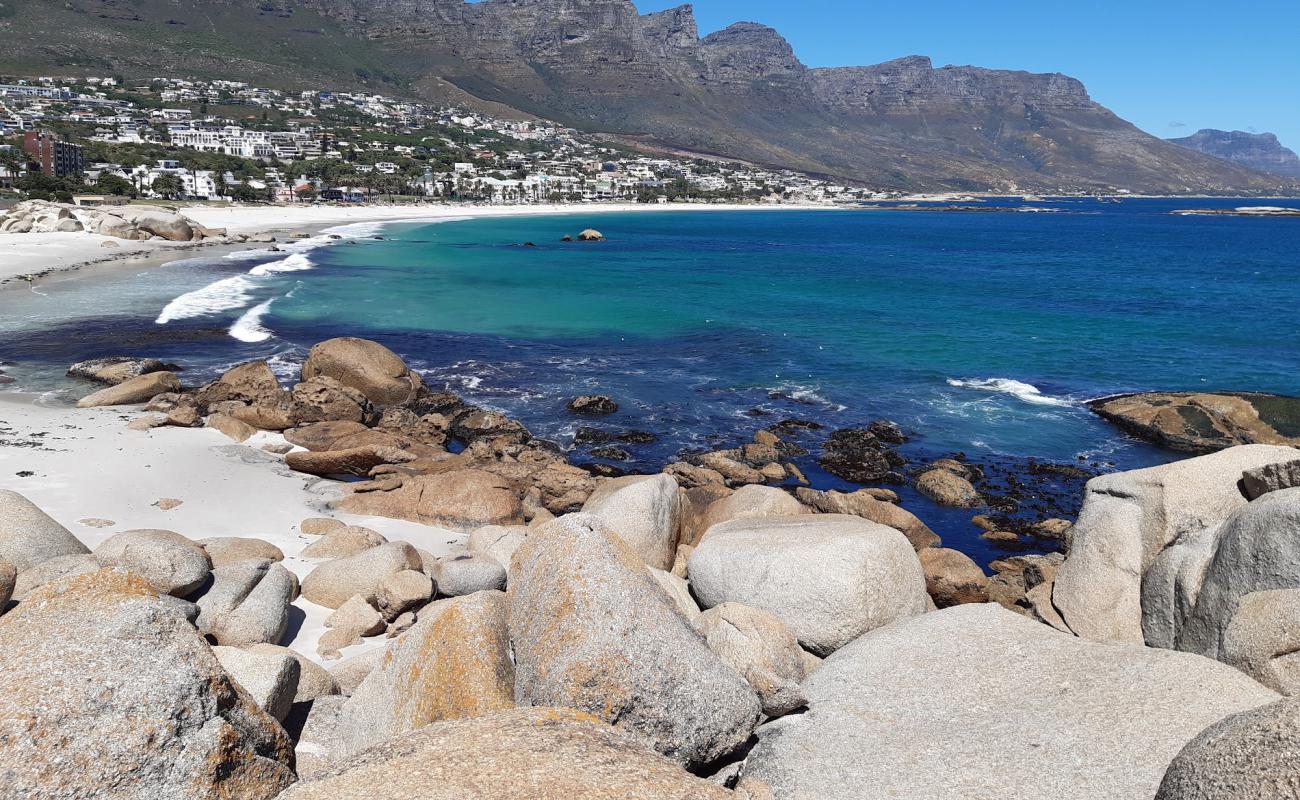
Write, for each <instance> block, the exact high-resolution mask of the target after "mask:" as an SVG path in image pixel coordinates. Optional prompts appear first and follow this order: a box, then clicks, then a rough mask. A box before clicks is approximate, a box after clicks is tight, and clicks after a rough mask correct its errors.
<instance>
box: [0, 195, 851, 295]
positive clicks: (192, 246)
mask: <svg viewBox="0 0 1300 800" xmlns="http://www.w3.org/2000/svg"><path fill="white" fill-rule="evenodd" d="M837 210H841V209H840V207H837V206H829V205H826V206H822V205H757V204H738V203H736V204H689V203H688V204H675V205H674V204H667V205H648V204H644V203H604V204H593V205H590V206H583V205H520V206H455V205H446V204H423V205H394V206H357V207H343V206H318V205H311V206H234V205H232V206H221V207H217V206H184V205H182V206H179V207H178V211H179V212H180V213H181V214H183V215H185V216H187V217H189V218H190V219H192V220H194V221H195V222H198V223H199V224H201V225H203V226H205V227H208V228H225V229H226V232H227V234H232V235H245V236H251V235H257V234H262V233H280V232H289V231H295V232H296V231H303V232H306V233H311V234H317V233H321V232H323V231H326V230H328V229H329V228H334V227H341V226H344V225H356V224H365V223H373V224H375V225H387V224H395V223H402V222H426V221H427V222H444V221H459V220H469V219H478V218H483V217H510V216H552V215H554V216H565V215H581V214H620V213H648V212H674V211H676V212H694V211H716V212H722V211H733V212H734V211H837ZM105 242H114V243H116V244H117V248H114V251H113V252H112V253H105V250H106V248H104V243H105ZM265 246H266V245H265V244H264V243H254V242H230V241H220V240H216V241H204V242H152V241H151V242H136V241H129V240H125V239H114V238H112V237H108V236H100V235H97V234H91V233H84V232H82V233H22V234H5V235H0V296H2V295H3V293H4V292H5V291H9V290H13V289H21V288H24V287H25V286H27V285H29V281H27V280H24V276H35V277H36V278H37V279H38V280H41V281H48V280H51V279H54V280H63V279H67V278H72V277H79V274H78V273H82V272H83V271H84V270H85V269H86V268H88V267H95V266H101V265H118V264H121V265H122V266H137V267H138V266H159V265H161V264H164V263H167V262H169V261H176V260H180V259H183V258H187V257H188V255H187V254H189V253H192V252H194V251H202V250H208V249H218V248H219V249H220V252H221V253H226V252H234V251H237V250H246V249H247V250H252V249H259V248H265ZM97 256H98V257H97ZM137 259H139V260H137Z"/></svg>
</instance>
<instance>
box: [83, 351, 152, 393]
mask: <svg viewBox="0 0 1300 800" xmlns="http://www.w3.org/2000/svg"><path fill="white" fill-rule="evenodd" d="M167 369H168V367H167V365H166V364H164V363H163V362H161V361H159V360H158V359H156V358H139V357H137V356H109V357H106V358H92V359H90V360H89V361H78V362H77V363H76V364H73V365H72V366H71V367H68V376H69V377H72V378H82V379H84V380H88V381H94V382H95V383H107V384H109V385H111V386H116V385H117V384H119V383H124V382H126V381H129V380H131V379H132V378H138V377H140V376H141V375H145V374H147V373H150V372H163V371H164V370H167ZM171 369H172V370H175V369H176V368H175V367H172V368H171Z"/></svg>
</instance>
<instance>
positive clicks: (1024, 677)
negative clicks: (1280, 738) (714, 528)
mask: <svg viewBox="0 0 1300 800" xmlns="http://www.w3.org/2000/svg"><path fill="white" fill-rule="evenodd" d="M803 689H804V691H805V692H806V693H807V695H808V701H809V702H808V709H809V710H808V711H807V712H805V713H803V714H799V715H794V716H789V717H783V718H782V719H780V720H777V721H776V722H774V723H770V724H768V725H764V726H763V727H762V728H760V729H759V731H758V737H759V741H758V744H757V745H756V746H755V747H754V749H753V750H752V751H751V752H750V754H749V757H748V758H747V759H746V761H745V764H744V767H743V771H742V775H743V776H746V777H750V778H754V779H757V780H762V781H766V782H767V783H769V784H770V786H771V790H772V793H773V796H775V797H791V798H793V797H809V798H811V797H816V798H822V799H823V800H839V799H840V798H843V799H844V800H849V799H850V798H852V800H857V798H859V797H861V796H862V794H861V793H862V787H871V792H872V793H873V795H874V796H880V797H906V798H916V800H928V799H929V798H933V799H934V800H939V799H940V798H952V797H1003V796H1007V793H1008V791H1009V789H1008V787H1018V788H1017V789H1016V791H1015V792H1013V794H1018V795H1019V796H1023V797H1044V798H1046V797H1050V798H1056V799H1058V800H1095V798H1100V797H1105V798H1108V800H1128V799H1131V800H1147V799H1148V798H1150V797H1151V796H1152V795H1154V794H1155V791H1156V788H1157V786H1158V785H1159V783H1160V780H1161V776H1162V775H1163V774H1164V772H1165V769H1166V767H1167V766H1168V765H1169V762H1170V761H1171V760H1172V759H1173V758H1174V756H1175V755H1176V754H1177V753H1178V751H1179V749H1180V748H1182V747H1183V745H1184V744H1185V743H1186V742H1187V741H1188V740H1189V739H1191V738H1192V737H1194V736H1195V735H1196V734H1197V733H1198V732H1199V731H1201V730H1202V729H1203V728H1204V727H1205V726H1206V725H1209V724H1212V723H1215V722H1217V721H1219V720H1221V719H1223V718H1224V717H1225V716H1227V715H1229V714H1232V713H1235V712H1238V711H1242V710H1245V709H1249V708H1253V707H1256V706H1259V705H1261V704H1264V703H1268V702H1270V701H1271V700H1273V699H1274V698H1275V697H1276V695H1274V694H1273V693H1272V692H1270V691H1268V690H1267V689H1265V688H1264V687H1262V686H1260V685H1259V684H1257V683H1255V682H1254V681H1252V680H1250V679H1249V678H1247V677H1246V676H1244V675H1242V674H1241V673H1239V672H1237V671H1236V670H1233V669H1230V668H1227V667H1225V666H1224V665H1222V664H1217V663H1215V662H1213V661H1210V660H1208V659H1204V658H1200V657H1198V656H1193V655H1189V654H1185V653H1173V652H1169V651H1165V650H1153V649H1147V648H1142V647H1135V646H1115V645H1101V644H1095V643H1091V642H1086V641H1083V640H1080V639H1077V638H1074V637H1072V636H1068V635H1066V634H1062V633H1058V632H1056V631H1053V630H1052V629H1050V628H1048V627H1047V626H1045V625H1040V624H1038V623H1035V622H1031V621H1029V620H1026V619H1024V618H1022V617H1020V616H1017V615H1015V614H1012V613H1010V612H1008V611H1005V610H1003V609H1001V608H999V607H998V606H995V605H987V604H986V605H968V606H960V607H957V608H949V609H945V610H943V611H937V612H934V613H930V614H925V615H922V616H918V617H913V618H911V619H908V620H906V621H902V622H898V623H896V624H894V625H889V626H887V627H884V628H881V629H879V630H876V631H873V632H871V633H869V634H867V635H866V636H863V637H861V638H860V639H858V640H857V641H855V642H853V643H852V644H850V645H848V646H847V647H844V648H843V649H841V650H839V651H838V652H836V653H835V654H834V655H832V656H831V657H830V658H828V659H826V660H825V661H824V662H823V663H822V665H821V666H820V667H819V668H818V669H817V670H816V671H815V672H813V673H812V675H811V676H810V677H809V679H808V680H807V681H805V682H804V684H803ZM904 765H905V766H904Z"/></svg>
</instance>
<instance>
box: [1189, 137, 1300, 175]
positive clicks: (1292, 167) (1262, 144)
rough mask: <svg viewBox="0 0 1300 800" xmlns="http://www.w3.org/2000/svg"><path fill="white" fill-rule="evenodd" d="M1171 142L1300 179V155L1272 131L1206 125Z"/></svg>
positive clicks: (1264, 170) (1260, 169)
mask: <svg viewBox="0 0 1300 800" xmlns="http://www.w3.org/2000/svg"><path fill="white" fill-rule="evenodd" d="M1169 141H1171V142H1173V143H1174V144H1176V145H1179V146H1180V147H1186V148H1189V149H1191V150H1195V151H1197V152H1198V153H1205V154H1206V155H1211V156H1214V157H1216V158H1223V159H1226V160H1228V161H1232V162H1234V163H1237V164H1241V165H1243V166H1246V167H1250V168H1251V169H1254V170H1259V171H1260V172H1267V173H1269V174H1272V175H1279V176H1281V177H1283V178H1300V156H1297V155H1296V154H1295V151H1293V150H1289V149H1287V148H1286V147H1284V146H1283V145H1282V143H1281V142H1279V141H1278V140H1277V137H1276V136H1274V135H1273V134H1271V133H1247V132H1245V131H1218V130H1214V129H1213V128H1205V129H1202V130H1199V131H1197V132H1196V133H1193V134H1192V135H1191V136H1184V137H1183V138H1181V139H1170V140H1169Z"/></svg>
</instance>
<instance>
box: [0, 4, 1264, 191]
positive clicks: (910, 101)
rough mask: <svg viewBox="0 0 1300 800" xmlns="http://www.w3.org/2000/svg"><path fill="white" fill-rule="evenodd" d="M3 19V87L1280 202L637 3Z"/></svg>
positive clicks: (1013, 184) (991, 81)
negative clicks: (400, 110)
mask: <svg viewBox="0 0 1300 800" xmlns="http://www.w3.org/2000/svg"><path fill="white" fill-rule="evenodd" d="M5 5H6V7H9V8H10V9H11V10H10V12H9V20H8V21H6V20H4V19H0V27H5V26H7V27H8V28H9V29H10V31H11V32H13V33H16V34H18V35H13V36H8V37H6V38H7V39H8V40H9V41H12V42H13V43H14V46H13V47H12V48H11V53H10V54H9V55H6V54H4V53H0V69H4V68H6V67H9V68H10V69H12V67H13V65H15V64H29V65H31V66H32V67H33V69H32V70H31V71H44V70H48V69H50V68H51V67H59V68H62V69H64V70H65V71H72V70H75V69H76V68H77V67H78V66H83V65H90V66H93V67H96V68H98V67H101V66H103V67H111V68H113V69H115V70H118V71H121V72H128V73H133V74H158V73H162V74H183V73H185V72H189V73H193V74H200V75H202V74H211V75H219V74H227V75H234V76H239V77H247V78H249V79H251V80H263V81H266V80H272V81H273V82H279V83H287V84H290V85H294V86H301V85H311V84H313V83H315V84H317V85H319V84H320V83H322V82H332V83H333V84H334V85H349V84H350V83H355V82H357V81H358V79H360V80H365V81H369V82H371V83H372V84H373V82H374V81H375V80H381V81H385V82H386V83H387V84H388V85H387V86H384V87H377V88H381V89H383V90H385V91H389V92H393V91H394V90H395V89H405V90H406V91H411V92H417V93H423V94H425V95H426V96H430V97H434V98H436V97H438V96H445V97H451V96H454V97H455V98H456V99H457V100H460V101H463V100H464V99H465V97H466V96H467V95H466V93H467V94H468V95H469V96H472V97H474V98H478V99H480V100H482V101H488V102H492V103H496V104H503V105H505V106H509V107H513V108H517V109H521V110H523V111H526V112H529V113H533V114H537V115H539V116H544V117H549V118H553V119H557V120H559V121H561V122H564V123H566V124H569V125H572V126H574V127H578V128H581V129H585V130H590V131H596V132H601V133H607V134H611V135H615V136H622V137H627V138H629V139H635V140H637V141H642V142H649V143H654V144H660V145H664V146H669V147H674V148H681V149H689V150H696V151H700V152H705V153H712V154H720V155H724V156H728V157H733V158H738V159H744V160H748V161H753V162H757V163H764V164H769V165H772V166H777V167H789V168H793V169H799V170H804V171H808V172H813V173H817V174H821V175H827V176H832V177H836V178H840V179H843V180H845V181H848V182H860V183H866V184H869V185H875V186H881V187H889V188H907V189H960V190H986V189H991V190H1003V191H1017V190H1018V191H1034V192H1045V191H1058V190H1098V191H1113V190H1116V189H1128V190H1132V191H1139V192H1169V193H1178V192H1191V191H1195V192H1247V193H1255V192H1265V191H1272V190H1276V189H1277V185H1278V184H1279V183H1280V181H1279V180H1278V179H1277V178H1274V177H1269V176H1265V175H1262V174H1260V173H1258V172H1255V171H1253V170H1251V169H1248V168H1247V167H1245V166H1241V165H1240V164H1234V163H1230V162H1226V161H1224V160H1222V159H1218V158H1212V157H1209V156H1206V155H1203V154H1200V153H1197V152H1194V151H1192V150H1189V149H1187V148H1185V147H1178V146H1176V145H1173V144H1170V143H1167V142H1164V141H1161V140H1159V139H1156V138H1154V137H1151V136H1149V135H1147V134H1145V133H1143V132H1141V131H1139V130H1138V129H1136V128H1135V127H1133V126H1132V125H1130V124H1129V123H1127V122H1125V121H1124V120H1122V119H1119V118H1118V117H1116V116H1115V115H1114V114H1112V113H1111V112H1110V111H1108V110H1107V109H1105V108H1104V107H1102V106H1101V105H1099V104H1097V103H1095V102H1093V101H1092V99H1091V98H1090V97H1089V96H1088V93H1087V91H1086V89H1085V88H1084V87H1083V85H1082V84H1081V83H1079V82H1078V81H1077V80H1074V79H1073V78H1069V77H1066V76H1064V75H1057V74H1049V75H1036V74H1030V73H1025V72H1012V71H1002V70H988V69H980V68H976V67H941V68H938V69H936V68H934V66H933V65H932V64H931V63H930V61H929V59H927V58H924V57H920V56H913V57H909V58H902V59H898V60H895V61H890V62H887V63H885V64H878V65H875V66H869V67H847V68H840V69H809V68H808V67H806V66H805V65H804V64H802V63H801V62H800V61H799V59H798V58H797V57H796V56H795V54H794V51H793V49H792V48H791V47H790V44H789V43H788V42H787V41H786V40H785V39H784V38H782V36H781V35H780V34H779V33H778V32H776V31H775V30H773V29H771V28H768V27H766V26H763V25H758V24H755V23H749V22H741V23H737V24H735V25H732V26H731V27H729V28H726V29H725V30H721V31H718V32H716V33H712V34H710V35H708V36H706V37H704V38H700V35H699V30H698V26H697V24H696V21H695V16H694V13H693V11H692V9H691V7H690V6H689V5H686V6H680V7H678V8H674V9H670V10H667V11H661V12H657V13H654V14H646V15H641V14H639V13H638V12H637V10H636V8H635V6H634V5H633V4H632V2H631V0H482V2H478V3H466V2H463V0H68V2H67V3H65V4H49V3H46V2H43V1H42V0H5ZM42 32H43V33H44V37H45V38H44V39H41V38H40V37H39V36H37V35H35V34H37V33H42ZM0 33H3V31H0ZM23 34H26V35H23ZM214 37H216V38H215V39H214ZM222 37H224V40H223V38H222ZM7 43H8V42H7ZM146 45H147V46H146ZM79 71H81V72H85V71H87V70H86V69H84V68H83V69H80V70H79ZM452 87H454V91H453V89H452Z"/></svg>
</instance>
